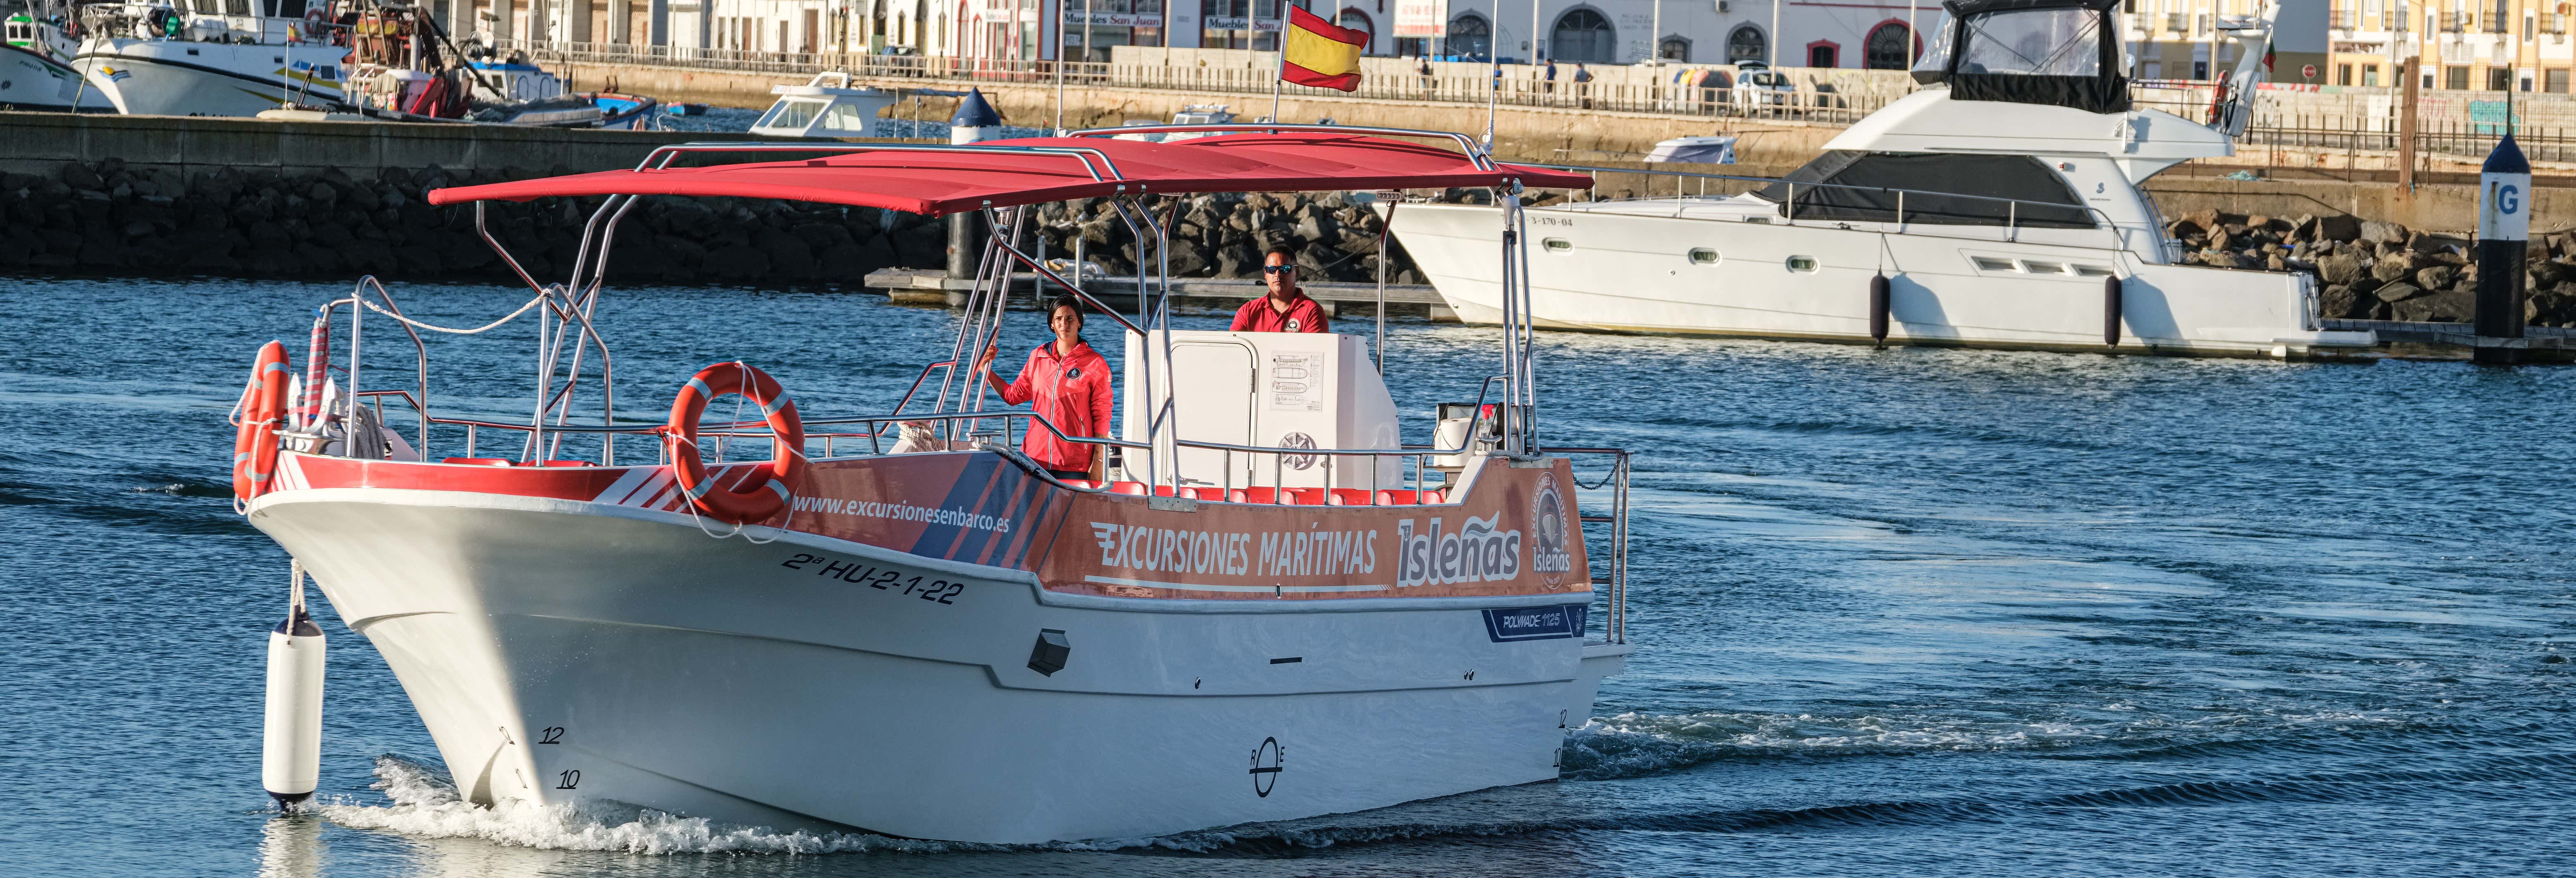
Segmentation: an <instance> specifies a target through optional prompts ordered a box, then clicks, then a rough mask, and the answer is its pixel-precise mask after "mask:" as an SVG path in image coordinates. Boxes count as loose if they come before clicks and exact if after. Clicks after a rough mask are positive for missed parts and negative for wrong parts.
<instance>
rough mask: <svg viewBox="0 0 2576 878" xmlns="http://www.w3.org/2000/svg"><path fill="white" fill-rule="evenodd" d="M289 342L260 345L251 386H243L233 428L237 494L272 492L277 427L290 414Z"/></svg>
mask: <svg viewBox="0 0 2576 878" xmlns="http://www.w3.org/2000/svg"><path fill="white" fill-rule="evenodd" d="M286 379H287V368H286V345H285V344H283V343H280V342H274V341H272V342H269V343H267V344H264V345H260V346H259V356H258V358H256V359H254V360H252V361H251V368H250V386H248V387H245V388H242V403H241V426H240V428H238V429H236V430H234V431H233V496H235V497H239V498H241V499H244V500H249V499H251V498H253V497H257V496H259V495H261V494H265V493H267V492H268V475H269V474H270V473H273V472H276V471H277V427H278V421H279V419H281V418H283V417H284V416H285V415H286Z"/></svg>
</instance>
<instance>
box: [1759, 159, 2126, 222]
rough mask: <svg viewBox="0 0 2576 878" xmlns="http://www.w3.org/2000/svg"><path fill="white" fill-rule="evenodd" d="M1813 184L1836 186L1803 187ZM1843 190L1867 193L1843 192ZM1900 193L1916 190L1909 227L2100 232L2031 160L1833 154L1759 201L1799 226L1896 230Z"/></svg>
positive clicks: (1908, 209) (2079, 202) (2051, 174)
mask: <svg viewBox="0 0 2576 878" xmlns="http://www.w3.org/2000/svg"><path fill="white" fill-rule="evenodd" d="M1808 183H1831V184H1834V185H1832V186H1807V185H1803V184H1808ZM1792 184H1800V185H1795V186H1794V187H1793V186H1792ZM1844 186H1859V187H1868V188H1860V189H1845V188H1840V187H1844ZM1792 188H1795V189H1796V190H1797V191H1796V193H1795V194H1796V199H1797V200H1796V203H1795V204H1790V203H1788V202H1789V199H1790V197H1791V192H1790V190H1791V189H1792ZM1897 189H1907V190H1913V191H1910V192H1907V193H1905V195H1904V203H1903V204H1902V205H1901V206H1902V207H1903V209H1904V211H1905V218H1904V221H1905V222H1907V223H1923V224H1929V225H1949V226H2002V225H2010V226H2014V227H2016V228H2040V229H2090V228H2094V227H2095V226H2096V223H2095V222H2094V219H2093V214H2092V212H2090V211H2087V210H2085V208H2084V200H2083V198H2082V197H2080V196H2078V195H2076V194H2075V190H2073V189H2071V188H2069V187H2068V186H2067V185H2066V180H2065V178H2063V177H2060V176H2058V175H2057V172H2055V171H2051V170H2049V169H2048V166H2047V165H2044V164H2041V163H2040V162H2039V160H2038V159H2035V158H2031V157H2030V156H2026V155H1984V154H1974V153H1912V152H1858V151H1853V150H1832V151H1829V152H1826V153H1825V154H1824V155H1822V156H1818V157H1817V158H1816V160H1815V161H1812V162H1808V163H1807V165H1806V167H1802V168H1799V169H1798V170H1797V171H1795V172H1793V173H1791V174H1790V175H1789V176H1788V177H1787V178H1786V180H1785V181H1784V182H1778V183H1773V184H1771V185H1769V186H1766V187H1763V188H1762V189H1761V190H1760V191H1759V192H1757V193H1755V194H1757V195H1759V196H1761V197H1762V198H1764V199H1766V200H1769V201H1771V202H1773V203H1775V204H1780V205H1781V214H1782V215H1783V216H1788V217H1789V218H1791V219H1794V220H1800V221H1814V222H1826V221H1841V222H1896V221H1897V209H1898V208H1899V207H1900V205H1899V204H1898V198H1897V193H1896V192H1894V191H1891V190H1897ZM1963 196H1965V197H1963ZM1991 199H2013V201H1997V200H1991ZM2015 201H2018V202H2021V203H2019V204H2015V203H2014V202H2015ZM1793 208H1794V212H1793V211H1792V209H1793Z"/></svg>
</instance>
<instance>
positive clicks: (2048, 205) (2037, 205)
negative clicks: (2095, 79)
mask: <svg viewBox="0 0 2576 878" xmlns="http://www.w3.org/2000/svg"><path fill="white" fill-rule="evenodd" d="M1526 164H1528V165H1529V166H1530V167H1534V168H1550V169H1554V170H1561V171H1582V172H1585V173H1591V174H1636V175H1640V176H1645V177H1672V178H1674V180H1673V195H1672V199H1673V200H1674V201H1675V202H1676V203H1687V200H1688V199H1691V198H1694V197H1696V198H1703V199H1704V198H1707V197H1708V192H1707V188H1706V183H1707V181H1710V180H1723V181H1728V182H1737V183H1753V184H1760V185H1762V186H1773V185H1780V186H1786V187H1788V192H1787V197H1786V199H1785V200H1784V201H1783V202H1782V209H1781V210H1780V212H1779V213H1780V216H1781V217H1782V218H1783V219H1784V220H1786V222H1784V223H1783V224H1784V225H1792V226H1794V225H1798V224H1799V222H1798V220H1799V217H1798V211H1799V209H1800V208H1802V207H1803V208H1807V209H1820V208H1819V206H1817V205H1814V204H1813V203H1812V202H1810V203H1807V204H1800V203H1799V201H1798V192H1799V190H1801V189H1805V190H1809V191H1813V190H1818V189H1839V190H1847V191H1858V192H1870V193H1875V194H1879V195H1893V196H1895V198H1896V204H1895V208H1894V210H1893V213H1894V215H1895V220H1894V225H1895V226H1896V228H1895V229H1893V230H1891V231H1890V234H1898V235H1913V236H1919V237H1934V238H1950V239H1965V240H1976V241H1983V240H1988V239H1987V238H1984V237H1979V236H1970V235H1956V234H1941V233H1938V232H1931V231H1920V230H1917V229H1916V228H1914V226H1916V225H1923V226H1930V227H1932V228H1936V229H1938V228H1978V227H1981V226H1983V225H1984V224H1982V223H1973V224H1972V223H1919V224H1918V223H1909V222H1908V221H1907V220H1908V216H1907V212H1906V206H1905V201H1906V197H1907V196H1909V195H1911V196H1915V197H1918V198H1944V199H1968V200H1973V201H1982V202H1986V203H1989V204H2002V205H2005V211H2004V223H2003V226H2002V227H2001V228H2002V229H2003V237H2002V240H2004V241H2009V242H2016V243H2017V242H2019V241H2020V240H2021V232H2022V230H2023V228H2025V227H2024V226H2023V225H2022V224H2021V211H2022V208H2023V206H2025V205H2027V206H2029V207H2031V208H2033V209H2035V210H2043V211H2049V212H2058V213H2063V212H2065V211H2070V210H2072V211H2080V212H2082V213H2083V214H2085V215H2086V216H2087V217H2090V218H2091V219H2092V221H2093V224H2094V225H2093V228H2095V229H2098V230H2101V231H2103V232H2105V233H2106V234H2107V235H2108V237H2109V238H2110V243H2109V244H2108V245H2106V246H2101V247H2100V248H2099V249H2105V250H2112V251H2118V252H2122V253H2135V252H2137V251H2138V250H2139V249H2140V248H2138V247H2137V246H2136V245H2135V244H2134V243H2133V242H2132V241H2131V238H2130V235H2131V233H2133V232H2137V231H2140V230H2139V229H2137V228H2133V227H2131V226H2133V225H2135V224H2131V225H2123V224H2121V223H2119V222H2116V221H2114V220H2112V219H2111V215H2110V214H2108V213H2105V212H2103V210H2102V209H2101V208H2098V207H2094V206H2092V205H2089V204H2065V203H2061V202H2052V201H2033V200H2030V199H2026V198H2006V197H2003V196H1998V195H1969V194H1965V193H1958V192H1942V191H1938V190H1932V189H1906V188H1900V187H1894V186H1854V185H1850V184H1846V183H1818V182H1807V181H1798V180H1789V179H1785V178H1781V177H1750V176H1741V175H1736V174H1711V173H1705V172H1700V171H1673V170H1664V169H1660V168H1609V167H1599V166H1593V165H1559V164H1539V163H1534V162H1532V163H1526ZM1687 180H1699V181H1701V183H1702V186H1701V192H1700V193H1699V194H1698V195H1696V196H1693V195H1688V194H1685V193H1683V191H1682V183H1683V182H1684V181H1687ZM1738 194H1741V193H1738ZM1723 197H1732V196H1731V195H1725V196H1723ZM1602 200H1603V201H1624V202H1652V201H1661V200H1663V196H1659V195H1654V194H1651V193H1649V194H1646V195H1642V196H1638V197H1635V198H1627V199H1602ZM1834 207H1836V208H1839V207H1840V206H1839V205H1835V206H1834ZM1676 209H1678V207H1677V208H1676ZM1922 215H1923V214H1922V213H1921V212H1917V213H1916V214H1915V216H1917V217H1920V216H1922ZM1809 222H1810V223H1819V222H1821V223H1839V224H1843V225H1845V226H1846V227H1847V226H1849V224H1851V223H1853V222H1887V221H1885V220H1846V219H1821V220H1819V219H1810V220H1809ZM2152 234H2154V235H2155V237H2154V239H2153V241H2152V243H2153V245H2154V247H2155V248H2156V252H2157V253H2158V255H2159V256H2162V257H2164V258H2167V259H2171V258H2172V256H2173V254H2171V253H2168V252H2166V251H2167V249H2168V248H2167V247H2166V241H2165V240H2164V235H2163V234H2162V233H2161V232H2152ZM2052 243H2054V242H2052ZM2063 246H2075V247H2092V246H2094V245H2088V244H2080V243H2079V244H2067V245H2063Z"/></svg>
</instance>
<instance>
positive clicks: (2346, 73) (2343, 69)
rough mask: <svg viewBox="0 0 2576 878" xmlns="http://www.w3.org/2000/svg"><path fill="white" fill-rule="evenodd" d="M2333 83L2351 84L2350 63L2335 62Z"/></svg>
mask: <svg viewBox="0 0 2576 878" xmlns="http://www.w3.org/2000/svg"><path fill="white" fill-rule="evenodd" d="M2335 84H2336V85H2351V84H2352V65H2350V64H2337V65H2335Z"/></svg>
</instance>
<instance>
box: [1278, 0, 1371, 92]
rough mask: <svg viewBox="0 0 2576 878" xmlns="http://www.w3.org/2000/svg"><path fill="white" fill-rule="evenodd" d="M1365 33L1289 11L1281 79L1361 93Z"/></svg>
mask: <svg viewBox="0 0 2576 878" xmlns="http://www.w3.org/2000/svg"><path fill="white" fill-rule="evenodd" d="M1367 45H1368V35H1367V34H1366V33H1363V32H1360V31H1356V30H1352V29H1350V28H1346V27H1336V26H1334V25H1333V23H1331V22H1328V21H1325V20H1324V18H1323V16H1320V15H1316V14H1314V13H1312V12H1308V11H1306V10H1303V9H1299V8H1297V7H1296V6H1290V7H1288V34H1287V52H1286V53H1285V55H1283V56H1282V57H1281V58H1280V64H1279V78H1280V79H1281V80H1283V81H1286V82H1293V83H1296V84H1298V85H1311V86H1314V87H1316V88H1333V89H1340V90H1342V91H1358V90H1360V49H1362V48H1363V47H1365V46H1367Z"/></svg>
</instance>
